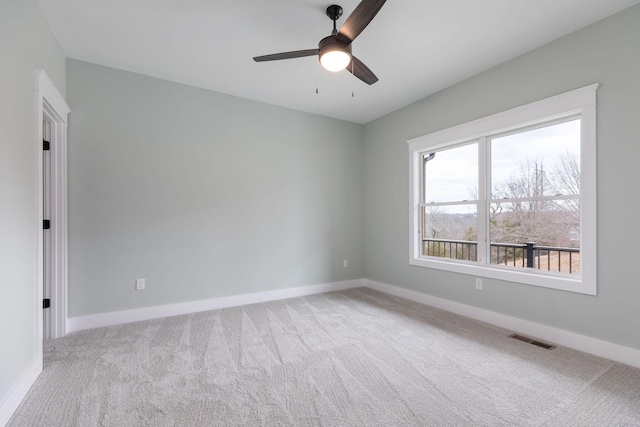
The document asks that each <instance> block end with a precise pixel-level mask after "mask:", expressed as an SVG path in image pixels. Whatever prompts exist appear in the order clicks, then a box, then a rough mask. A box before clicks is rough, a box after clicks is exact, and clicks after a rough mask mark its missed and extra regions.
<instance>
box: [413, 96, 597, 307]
mask: <svg viewBox="0 0 640 427" xmlns="http://www.w3.org/2000/svg"><path fill="white" fill-rule="evenodd" d="M597 89H598V84H593V85H590V86H586V87H583V88H581V89H576V90H574V91H571V92H567V93H564V94H561V95H557V96H554V97H551V98H547V99H543V100H541V101H537V102H534V103H531V104H527V105H524V106H522V107H518V108H514V109H511V110H508V111H505V112H502V113H498V114H494V115H491V116H488V117H485V118H482V119H479V120H474V121H472V122H469V123H465V124H462V125H459V126H455V127H452V128H449V129H445V130H442V131H439V132H435V133H432V134H429V135H424V136H421V137H418V138H414V139H411V140H409V141H407V142H408V144H409V170H410V183H409V191H410V195H409V203H410V209H409V212H410V218H409V219H410V221H409V227H410V230H409V232H410V236H411V237H410V239H409V240H410V248H409V264H411V265H415V266H420V267H427V268H434V269H438V270H446V271H451V272H455V273H462V274H467V275H472V276H477V277H486V278H491V279H499V280H505V281H510V282H516V283H523V284H527V285H533V286H541V287H546V288H552V289H559V290H564V291H570V292H578V293H582V294H588V295H596V294H597V233H596V231H597V229H596V224H597V221H596V211H597V209H596V207H597V205H596V91H597ZM569 117H579V118H580V133H581V138H580V140H581V141H580V170H581V175H580V180H581V194H580V269H581V273H580V274H579V275H576V274H572V275H568V274H560V273H549V272H546V271H540V270H533V271H531V269H514V268H513V267H505V266H498V265H495V264H487V263H486V261H485V259H484V258H485V257H484V253H482V255H481V252H480V247H486V246H487V245H486V236H480V235H478V257H479V258H481V259H479V260H478V262H469V261H466V262H460V261H457V260H452V259H448V258H435V257H427V256H423V255H422V252H421V245H422V236H421V225H420V220H421V214H420V207H421V181H422V177H421V174H422V166H421V162H422V156H423V155H424V154H427V153H429V152H433V151H437V150H442V149H444V148H450V147H453V146H456V145H460V144H464V143H469V142H471V141H480V145H482V144H484V143H485V141H486V140H487V138H490V137H493V136H494V135H498V134H501V133H506V132H512V131H514V130H518V129H525V128H527V127H532V126H533V127H535V126H539V125H541V124H543V123H547V122H552V121H554V120H563V119H566V118H569ZM478 161H479V168H480V169H481V171H480V173H486V172H483V170H486V168H487V166H488V165H487V159H485V158H484V157H483V156H482V155H481V156H480V158H479V160H478ZM479 191H480V194H479V197H480V198H481V199H482V198H486V197H490V194H488V193H487V191H486V190H485V191H482V190H481V189H480V188H479ZM478 221H483V222H486V214H485V213H484V212H480V210H479V211H478ZM483 228H486V227H483ZM481 239H484V241H483V242H482V244H481V242H480V240H481Z"/></svg>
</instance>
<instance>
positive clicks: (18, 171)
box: [0, 0, 65, 404]
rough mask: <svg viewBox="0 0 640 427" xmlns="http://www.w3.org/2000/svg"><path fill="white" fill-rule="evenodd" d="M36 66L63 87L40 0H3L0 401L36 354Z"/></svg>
mask: <svg viewBox="0 0 640 427" xmlns="http://www.w3.org/2000/svg"><path fill="white" fill-rule="evenodd" d="M35 67H40V68H43V69H45V71H46V72H47V74H48V75H49V77H51V79H52V80H53V82H54V84H55V85H56V87H57V88H58V90H59V91H60V92H61V93H62V94H63V95H64V93H65V92H64V91H65V80H64V76H65V62H64V56H63V55H62V52H61V50H60V48H59V47H58V45H57V43H56V41H55V39H54V38H53V36H52V34H51V32H50V31H49V27H48V24H47V23H46V22H45V20H44V17H43V16H42V13H41V12H40V9H39V8H38V6H37V4H36V2H35V0H2V1H1V2H0V153H2V154H1V155H0V339H1V342H2V345H0V404H2V402H3V401H4V399H5V398H6V396H7V395H8V393H9V392H10V391H11V390H12V389H13V387H14V386H15V385H16V383H17V382H18V381H19V379H20V378H21V377H22V375H24V374H25V372H26V370H27V369H28V367H29V366H30V365H31V364H32V363H33V362H34V361H35V360H36V356H37V355H36V349H37V347H36V336H37V323H36V321H37V311H36V310H37V295H38V289H37V283H36V282H37V277H36V262H37V258H36V257H37V253H36V251H37V249H36V248H37V237H38V235H37V233H38V232H40V231H39V230H38V229H37V228H36V220H37V213H36V182H35V179H36V150H37V149H38V147H37V145H38V142H37V141H38V138H37V135H36V133H37V121H36V96H35V93H36V92H35V91H36V88H37V85H36V72H35ZM41 147H42V146H40V148H41Z"/></svg>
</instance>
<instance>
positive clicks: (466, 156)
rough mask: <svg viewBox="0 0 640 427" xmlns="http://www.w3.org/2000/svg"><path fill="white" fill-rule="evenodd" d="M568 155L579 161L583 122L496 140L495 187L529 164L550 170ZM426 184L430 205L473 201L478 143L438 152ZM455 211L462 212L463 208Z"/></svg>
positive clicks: (428, 168)
mask: <svg viewBox="0 0 640 427" xmlns="http://www.w3.org/2000/svg"><path fill="white" fill-rule="evenodd" d="M565 153H572V154H574V155H576V156H577V157H578V159H579V158H580V120H573V121H570V122H565V123H560V124H556V125H552V126H547V127H544V128H539V129H534V130H530V131H526V132H521V133H518V134H515V135H508V136H503V137H498V138H493V139H492V142H491V165H492V184H493V186H495V185H496V183H500V182H504V181H506V180H509V178H510V177H511V176H513V175H515V174H518V173H519V171H520V166H521V165H522V164H526V163H527V162H531V163H533V162H536V161H537V162H538V164H540V163H542V164H544V168H545V170H546V171H549V170H550V169H551V166H552V165H553V164H554V163H555V162H557V161H558V160H559V159H560V157H561V156H562V155H563V154H565ZM426 182H427V184H426V186H427V197H426V202H427V203H430V202H453V201H463V200H472V199H474V196H473V194H477V188H478V144H477V143H472V144H468V145H464V146H461V147H456V148H453V149H449V150H445V151H440V152H437V153H436V156H435V158H434V159H433V160H430V161H429V162H427V166H426ZM451 209H453V208H451ZM456 211H461V210H460V207H458V208H457V210H456ZM463 211H468V210H467V209H464V210H463Z"/></svg>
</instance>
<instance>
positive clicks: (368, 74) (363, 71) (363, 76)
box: [347, 56, 378, 85]
mask: <svg viewBox="0 0 640 427" xmlns="http://www.w3.org/2000/svg"><path fill="white" fill-rule="evenodd" d="M351 61H352V62H353V71H351V70H352V63H349V65H347V70H348V71H349V72H350V73H352V74H353V75H354V76H356V77H357V78H359V79H360V80H362V81H363V82H365V83H366V84H368V85H372V84H374V83H375V82H377V81H378V78H377V77H376V75H375V74H373V71H371V70H370V69H369V67H367V66H366V65H364V64H363V63H362V61H360V60H359V59H358V58H356V57H355V56H352V57H351Z"/></svg>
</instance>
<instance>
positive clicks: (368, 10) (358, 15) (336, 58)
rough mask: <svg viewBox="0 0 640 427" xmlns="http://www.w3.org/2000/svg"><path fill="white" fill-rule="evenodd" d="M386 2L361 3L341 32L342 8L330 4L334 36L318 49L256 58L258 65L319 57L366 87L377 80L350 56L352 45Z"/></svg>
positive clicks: (324, 63)
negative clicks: (265, 62)
mask: <svg viewBox="0 0 640 427" xmlns="http://www.w3.org/2000/svg"><path fill="white" fill-rule="evenodd" d="M385 1H386V0H362V1H361V2H360V4H358V6H356V8H355V9H354V11H353V12H352V13H351V15H349V17H348V18H347V20H346V21H345V22H344V24H343V25H342V27H341V28H340V31H338V30H337V29H336V21H337V20H338V18H340V17H341V16H342V7H340V6H338V5H335V4H334V5H331V6H329V7H328V8H327V16H328V17H329V18H330V19H331V20H332V21H333V31H332V32H331V35H330V36H328V37H325V38H323V39H322V40H320V43H318V48H317V49H307V50H295V51H292V52H282V53H274V54H272V55H264V56H256V57H254V58H253V60H254V61H256V62H264V61H277V60H280V59H292V58H302V57H305V56H313V55H318V56H319V60H320V63H321V64H322V66H323V67H324V68H326V69H327V70H329V71H341V70H344V69H345V68H346V69H347V70H348V71H349V72H350V73H352V74H353V75H354V76H356V77H357V78H359V79H360V80H362V81H363V82H365V83H367V84H370V85H372V84H374V83H375V82H377V81H378V78H377V77H376V75H375V74H373V72H372V71H371V70H370V69H369V67H367V66H366V65H364V64H363V63H362V61H360V60H359V59H358V58H356V57H355V56H353V55H352V54H351V43H352V42H353V41H354V40H355V39H356V37H358V35H360V33H361V32H362V30H364V29H365V28H366V27H367V25H369V23H370V22H371V21H372V20H373V18H374V17H375V16H376V15H377V13H378V12H379V11H380V9H381V8H382V6H383V5H384V3H385Z"/></svg>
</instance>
